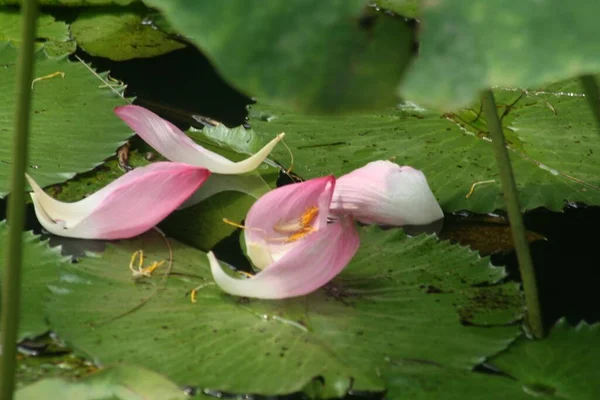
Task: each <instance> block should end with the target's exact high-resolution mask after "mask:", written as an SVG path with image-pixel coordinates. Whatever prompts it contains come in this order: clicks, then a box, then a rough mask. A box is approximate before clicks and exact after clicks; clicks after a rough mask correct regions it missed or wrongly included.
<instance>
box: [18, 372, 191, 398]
mask: <svg viewBox="0 0 600 400" xmlns="http://www.w3.org/2000/svg"><path fill="white" fill-rule="evenodd" d="M15 398H16V400H29V399H37V400H53V399H77V400H141V399H144V400H184V399H186V398H188V397H187V396H186V395H185V394H184V392H183V390H181V389H180V388H179V387H177V385H175V384H174V383H172V382H170V381H169V380H167V379H166V378H165V377H163V376H161V375H159V374H157V373H155V372H152V371H148V370H146V369H143V368H140V367H133V366H116V367H113V368H108V369H105V370H102V371H100V372H97V373H95V374H93V375H90V376H88V377H86V378H85V379H83V380H81V381H77V382H69V381H66V380H64V379H58V378H50V379H44V380H41V381H39V382H36V383H34V384H32V385H29V386H27V387H25V388H23V389H20V390H18V391H17V392H16V394H15Z"/></svg>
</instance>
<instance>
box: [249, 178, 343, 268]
mask: <svg viewBox="0 0 600 400" xmlns="http://www.w3.org/2000/svg"><path fill="white" fill-rule="evenodd" d="M334 187H335V178H334V177H333V176H326V177H322V178H316V179H311V180H309V181H306V182H300V183H294V184H291V185H286V186H282V187H280V188H277V189H274V190H271V191H270V192H268V193H267V194H265V195H264V196H262V197H261V198H260V199H258V200H257V201H256V202H255V203H254V204H253V205H252V207H251V208H250V210H249V211H248V215H247V216H246V222H245V229H244V239H245V241H246V246H247V255H248V257H249V258H250V260H251V261H252V262H253V264H254V265H255V266H256V267H257V268H260V269H263V268H266V267H268V266H269V265H270V264H271V262H273V261H277V260H278V259H280V258H281V257H283V256H284V255H285V254H286V253H287V252H289V251H290V250H291V249H292V248H294V247H295V246H297V245H298V243H299V242H300V241H302V240H303V239H304V236H303V235H302V234H301V231H302V229H303V228H308V227H309V226H310V229H311V230H312V231H318V230H319V229H320V228H321V227H324V226H326V225H327V216H328V215H329V204H330V203H331V197H332V196H333V189H334ZM307 213H312V214H311V215H312V218H309V219H308V220H305V221H304V222H305V223H303V222H302V218H303V216H306V214H307ZM298 232H300V233H298ZM307 232H308V231H307ZM294 235H295V236H294ZM310 235H312V233H311V234H310ZM310 235H309V234H306V235H305V237H308V236H310Z"/></svg>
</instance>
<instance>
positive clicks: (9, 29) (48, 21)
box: [0, 8, 77, 56]
mask: <svg viewBox="0 0 600 400" xmlns="http://www.w3.org/2000/svg"><path fill="white" fill-rule="evenodd" d="M36 37H37V39H38V41H40V40H41V41H43V43H42V44H40V43H38V44H36V45H37V46H38V47H43V48H44V51H45V52H46V53H47V54H48V55H50V56H60V55H63V54H71V53H73V52H74V51H75V49H76V47H77V46H76V44H75V42H73V41H71V40H70V37H69V27H68V25H67V24H65V23H64V22H61V21H56V20H55V19H54V17H53V16H51V15H48V14H44V13H41V14H40V15H39V16H38V25H37V32H36ZM4 41H11V42H14V43H17V44H18V43H19V42H20V41H21V13H20V12H19V10H18V9H14V8H3V9H0V43H1V42H4Z"/></svg>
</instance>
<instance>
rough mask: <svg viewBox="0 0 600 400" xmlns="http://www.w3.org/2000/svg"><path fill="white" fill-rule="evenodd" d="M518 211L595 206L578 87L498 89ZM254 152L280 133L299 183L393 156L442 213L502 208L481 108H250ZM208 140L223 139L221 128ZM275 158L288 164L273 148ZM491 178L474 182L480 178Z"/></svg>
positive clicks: (596, 168)
mask: <svg viewBox="0 0 600 400" xmlns="http://www.w3.org/2000/svg"><path fill="white" fill-rule="evenodd" d="M496 95H497V98H498V106H499V111H500V113H502V114H503V125H504V127H505V131H506V136H507V140H508V142H509V147H510V149H511V150H512V151H511V152H510V156H511V160H512V164H513V168H514V172H515V177H516V180H517V186H518V189H519V194H520V200H521V207H522V208H523V209H524V210H525V209H533V208H536V207H542V206H543V207H547V208H549V209H551V210H561V209H562V208H563V207H564V205H565V201H574V202H583V203H586V204H590V205H600V163H598V157H597V154H600V136H598V133H597V131H596V126H595V121H594V117H593V115H592V113H591V111H590V110H589V108H588V107H587V103H586V99H585V98H584V97H583V95H582V91H581V89H580V88H579V85H578V84H577V83H575V82H573V81H570V82H562V83H557V84H554V85H551V86H549V87H548V88H547V90H546V91H543V92H542V91H532V92H527V94H523V93H522V92H521V91H520V90H503V89H498V90H496ZM249 122H250V124H251V126H252V128H253V130H254V131H248V132H247V133H246V134H247V135H248V136H251V137H254V138H255V139H256V137H257V135H258V137H260V138H262V140H254V143H256V146H257V147H258V146H260V145H262V144H263V143H265V142H266V141H267V140H268V138H270V137H272V136H273V135H274V134H275V133H278V132H281V131H285V132H286V137H285V142H286V144H287V145H288V146H289V147H290V148H291V150H292V152H293V154H294V159H295V161H294V169H293V172H295V173H297V174H298V175H300V176H302V177H304V178H313V177H317V176H321V175H326V174H331V173H333V174H336V175H338V176H339V175H341V174H344V173H347V172H350V171H352V170H353V169H355V168H358V167H361V166H363V165H364V164H366V163H367V162H370V161H374V160H380V159H390V160H393V161H395V162H397V163H399V164H404V165H412V166H414V167H415V168H419V169H422V170H423V171H424V172H425V174H426V175H427V179H428V181H429V184H430V186H431V188H432V190H433V192H434V194H435V195H436V197H437V198H438V199H439V201H440V204H441V206H442V208H443V209H444V210H445V211H458V210H462V209H467V210H471V211H475V212H481V213H487V212H490V211H492V210H494V209H502V208H504V202H503V199H502V194H501V189H500V180H499V178H498V173H497V169H496V165H495V159H494V154H493V150H492V146H491V142H490V140H489V137H488V132H487V126H486V123H485V120H484V118H483V116H481V115H480V114H479V107H478V106H476V107H474V108H473V109H465V110H461V111H460V112H459V113H456V114H445V115H440V114H439V113H436V112H431V111H428V110H424V109H422V108H418V107H416V106H412V105H410V104H404V105H402V106H400V107H398V108H396V109H392V110H387V111H384V112H381V113H377V114H362V115H353V116H341V117H315V116H304V115H298V114H295V113H293V112H289V111H286V110H284V109H281V108H277V107H272V106H266V105H261V104H260V103H259V104H256V105H254V106H252V109H251V110H250V121H249ZM205 135H206V136H207V137H213V138H214V139H215V140H225V139H227V137H226V135H224V134H223V133H221V132H216V131H207V132H206V133H205ZM273 157H274V158H275V159H276V160H278V161H279V162H280V163H281V164H283V165H289V154H288V152H287V150H286V149H285V148H284V147H279V146H278V147H277V148H275V150H274V152H273ZM489 180H495V182H488V183H486V184H481V185H478V186H477V187H476V188H475V190H474V192H473V193H472V194H471V195H470V196H469V197H468V198H467V194H468V193H469V191H470V188H471V186H472V185H473V184H474V183H476V182H481V181H489Z"/></svg>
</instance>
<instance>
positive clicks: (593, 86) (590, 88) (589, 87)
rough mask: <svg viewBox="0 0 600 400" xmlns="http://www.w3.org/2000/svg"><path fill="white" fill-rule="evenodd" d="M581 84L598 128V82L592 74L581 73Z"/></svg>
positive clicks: (599, 127) (599, 117)
mask: <svg viewBox="0 0 600 400" xmlns="http://www.w3.org/2000/svg"><path fill="white" fill-rule="evenodd" d="M581 84H582V85H583V91H584V92H585V98H586V99H587V101H588V104H589V105H590V108H591V109H592V112H593V113H594V117H595V118H596V123H597V124H598V129H600V90H599V89H598V82H596V78H594V77H593V76H592V75H582V76H581Z"/></svg>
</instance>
